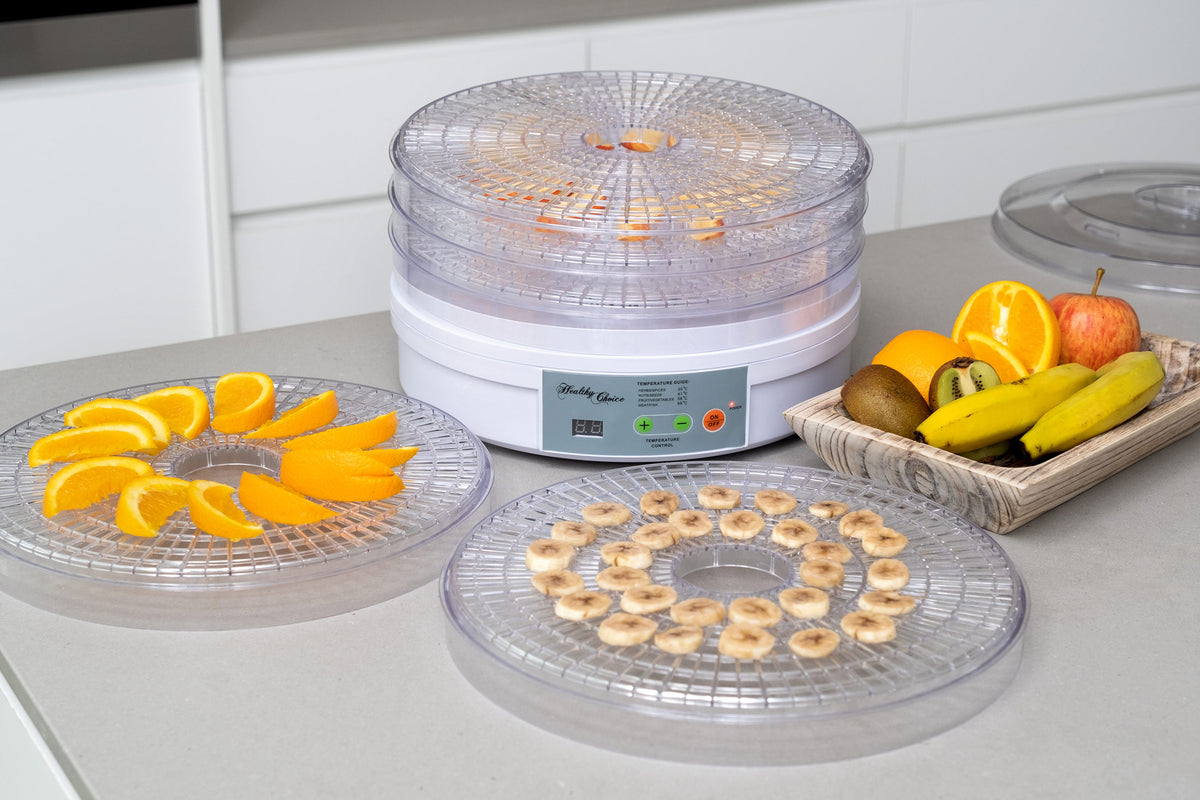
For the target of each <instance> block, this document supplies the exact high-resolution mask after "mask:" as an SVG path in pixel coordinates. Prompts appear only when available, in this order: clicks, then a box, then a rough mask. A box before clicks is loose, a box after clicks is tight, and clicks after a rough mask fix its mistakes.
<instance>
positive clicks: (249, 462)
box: [171, 444, 279, 489]
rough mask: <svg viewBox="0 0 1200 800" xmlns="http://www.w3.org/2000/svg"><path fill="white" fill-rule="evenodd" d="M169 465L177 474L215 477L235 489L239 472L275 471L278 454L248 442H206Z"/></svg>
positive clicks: (276, 473) (276, 471)
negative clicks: (207, 443)
mask: <svg viewBox="0 0 1200 800" xmlns="http://www.w3.org/2000/svg"><path fill="white" fill-rule="evenodd" d="M171 467H172V471H173V472H174V473H175V475H177V476H179V477H180V478H186V479H188V480H190V481H193V480H206V481H217V482H218V483H224V484H226V485H228V486H232V487H234V488H235V489H236V488H237V485H238V482H239V481H240V480H241V478H242V472H258V473H262V474H264V475H271V476H276V475H278V474H279V454H278V453H276V452H274V451H273V450H268V449H267V448H265V447H257V446H254V445H248V444H219V445H209V446H207V447H198V448H196V449H194V450H188V451H187V452H185V453H183V454H181V455H180V456H178V457H177V458H176V459H175V460H174V461H172V462H171Z"/></svg>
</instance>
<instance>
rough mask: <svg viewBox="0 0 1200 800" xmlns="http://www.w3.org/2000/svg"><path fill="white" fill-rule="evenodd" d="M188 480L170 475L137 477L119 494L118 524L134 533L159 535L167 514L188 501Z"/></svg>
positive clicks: (125, 531) (133, 534)
mask: <svg viewBox="0 0 1200 800" xmlns="http://www.w3.org/2000/svg"><path fill="white" fill-rule="evenodd" d="M188 484H189V481H186V480H184V479H183V478H172V477H169V476H167V475H146V476H143V477H140V478H134V479H133V480H131V481H130V482H129V483H127V484H125V487H124V488H123V489H121V496H120V497H119V498H117V515H116V523H117V527H118V528H120V529H121V531H122V532H123V533H128V534H130V535H131V536H157V535H158V531H159V529H160V528H162V526H163V523H165V522H166V521H167V518H168V517H170V516H171V515H172V514H174V513H175V512H176V511H178V510H179V509H181V508H183V507H185V506H186V505H187V491H188Z"/></svg>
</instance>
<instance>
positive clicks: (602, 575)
mask: <svg viewBox="0 0 1200 800" xmlns="http://www.w3.org/2000/svg"><path fill="white" fill-rule="evenodd" d="M649 584H650V573H649V572H646V570H644V569H638V568H637V567H607V568H605V569H602V570H600V571H599V572H597V573H596V585H597V586H599V587H600V588H601V589H607V590H608V591H610V592H623V591H625V590H626V589H632V588H633V587H635V586H647V585H649Z"/></svg>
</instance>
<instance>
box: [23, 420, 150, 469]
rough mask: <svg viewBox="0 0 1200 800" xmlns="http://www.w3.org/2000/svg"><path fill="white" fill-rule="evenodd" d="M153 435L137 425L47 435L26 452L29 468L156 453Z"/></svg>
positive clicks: (111, 425)
mask: <svg viewBox="0 0 1200 800" xmlns="http://www.w3.org/2000/svg"><path fill="white" fill-rule="evenodd" d="M159 449H160V448H159V446H158V443H157V442H156V441H154V432H153V431H152V430H150V428H148V427H147V426H145V425H143V424H141V423H138V422H107V423H105V424H103V425H85V426H84V427H82V428H67V429H65V430H61V431H55V432H54V433H50V434H47V435H45V436H43V437H42V438H40V439H38V440H37V441H36V442H34V443H33V446H32V447H30V448H29V466H31V467H40V466H42V465H43V464H49V463H51V462H53V461H78V460H79V459H81V458H90V457H92V456H115V455H117V454H119V453H147V454H151V455H152V454H154V453H157V452H158V451H159Z"/></svg>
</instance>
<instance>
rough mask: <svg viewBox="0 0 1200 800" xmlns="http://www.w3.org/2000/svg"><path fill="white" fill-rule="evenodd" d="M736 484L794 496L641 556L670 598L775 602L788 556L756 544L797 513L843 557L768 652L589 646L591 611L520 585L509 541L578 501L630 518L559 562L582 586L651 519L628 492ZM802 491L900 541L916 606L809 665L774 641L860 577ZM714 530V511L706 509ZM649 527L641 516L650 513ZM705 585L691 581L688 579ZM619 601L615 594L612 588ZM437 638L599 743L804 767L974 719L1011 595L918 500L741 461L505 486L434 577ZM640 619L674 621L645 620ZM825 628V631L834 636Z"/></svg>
mask: <svg viewBox="0 0 1200 800" xmlns="http://www.w3.org/2000/svg"><path fill="white" fill-rule="evenodd" d="M709 484H713V485H720V486H728V487H731V488H734V489H737V490H739V491H740V492H741V495H742V502H741V505H740V506H739V507H740V508H753V507H754V500H753V495H754V492H756V491H758V490H759V489H782V490H784V491H786V492H789V493H791V494H792V495H794V496H795V497H796V498H797V499H798V501H799V505H798V506H797V508H796V509H795V510H794V511H791V512H788V513H787V514H784V515H781V517H770V516H767V517H766V521H767V526H766V529H765V531H764V532H763V533H760V534H758V536H756V537H755V538H754V539H753V540H751V541H748V542H747V541H741V542H739V541H734V540H730V539H723V538H722V535H721V534H720V532H719V528H718V527H716V526H714V530H713V532H712V533H710V534H708V535H707V536H704V537H701V538H698V539H682V540H680V542H679V544H677V545H674V546H672V547H670V548H668V549H666V550H661V551H658V552H657V553H655V557H654V562H653V565H652V566H651V567H650V569H649V572H650V574H651V578H652V580H653V582H655V583H658V584H666V585H669V586H671V587H672V588H674V589H676V591H677V592H678V595H679V599H680V600H684V599H687V598H689V597H693V596H704V595H706V596H711V597H715V598H716V599H718V600H720V601H722V602H723V603H726V604H728V603H729V601H731V600H732V599H734V598H735V597H737V596H739V595H744V594H752V595H758V596H762V597H766V598H768V599H771V600H777V599H778V594H779V592H780V591H781V590H782V589H784V588H787V587H788V586H794V585H802V582H801V581H800V580H799V578H798V570H799V567H800V564H801V562H802V557H801V555H800V552H799V551H797V550H791V549H788V548H784V547H781V546H779V545H776V544H774V543H772V542H771V541H770V540H769V531H770V529H771V527H772V525H773V524H774V522H776V521H777V520H778V519H779V518H782V517H784V516H786V517H791V516H797V517H801V518H803V519H806V520H808V521H810V522H811V523H812V524H814V525H815V526H816V527H817V529H818V530H819V533H820V539H822V540H830V541H840V542H843V543H844V544H846V545H847V546H848V547H849V548H850V550H851V551H852V558H851V560H850V561H849V562H848V563H847V564H846V565H845V580H844V582H843V583H842V584H841V585H840V587H838V588H836V589H831V590H829V591H830V595H831V604H830V611H829V613H828V614H827V615H826V616H825V617H824V618H822V619H819V620H807V621H806V620H800V619H796V618H793V617H791V616H790V615H788V614H786V613H785V614H784V619H783V621H782V622H780V623H779V624H778V625H776V626H775V627H774V628H773V629H771V632H772V633H773V635H774V636H775V639H776V641H775V645H774V648H773V650H772V651H771V652H770V653H769V654H768V655H767V656H766V657H764V658H762V659H761V660H757V661H751V660H737V659H732V658H729V657H727V656H723V655H721V654H719V653H718V650H717V637H718V635H719V631H720V628H721V626H720V625H718V626H711V627H709V628H706V629H705V640H704V643H703V645H702V646H701V647H700V649H699V650H697V651H696V652H694V653H692V654H689V655H678V656H677V655H669V654H667V653H666V652H664V651H662V650H659V649H658V648H657V647H656V646H655V645H654V644H653V642H652V641H651V642H647V643H646V644H642V645H632V646H627V647H615V646H610V645H606V644H604V643H602V642H601V641H600V639H599V638H598V636H597V625H598V623H599V622H600V620H599V619H595V620H590V621H586V622H573V621H568V620H565V619H561V618H559V617H558V616H556V614H555V611H554V602H555V601H554V599H553V598H550V597H547V596H545V595H542V594H541V593H539V592H538V591H537V590H536V589H535V588H534V587H533V586H532V584H531V582H530V579H531V577H532V574H533V573H532V572H531V571H530V570H529V569H527V568H526V565H525V552H526V548H527V547H528V545H529V544H530V543H531V542H532V541H534V540H536V539H541V538H548V537H549V535H550V529H551V527H552V525H553V524H554V523H555V522H556V521H558V520H560V519H568V520H579V519H580V511H581V509H582V508H583V507H584V506H585V505H588V504H590V503H594V502H600V501H615V502H618V503H621V504H624V505H626V506H627V507H629V508H630V510H631V511H632V518H631V520H630V521H629V522H628V523H626V524H624V525H622V526H618V527H616V528H600V529H599V536H598V538H597V540H596V541H595V542H594V543H593V544H591V545H588V546H585V547H582V548H580V549H579V552H578V554H577V555H576V557H575V559H574V561H573V563H572V565H571V566H569V567H568V569H570V570H572V571H574V572H577V573H578V574H580V575H581V576H583V578H584V580H585V584H586V587H587V588H588V589H593V590H594V589H596V588H597V587H596V584H595V576H596V574H597V571H598V570H599V569H601V568H603V567H604V566H605V564H604V563H603V562H602V561H601V559H600V557H599V550H600V548H601V546H602V545H604V544H605V543H607V542H610V541H614V540H619V539H625V538H627V537H628V536H629V535H630V533H632V532H633V531H634V530H636V528H637V527H638V526H639V525H641V524H643V523H645V522H647V521H650V520H651V519H652V518H650V517H647V516H646V515H644V514H642V513H641V512H640V511H639V510H638V505H639V498H640V497H641V495H642V494H643V493H644V492H647V491H649V490H652V489H666V490H669V491H671V492H674V493H676V494H677V495H678V496H679V498H680V507H681V508H695V507H698V505H697V500H696V498H697V492H698V490H699V489H700V488H701V487H702V486H705V485H709ZM817 500H840V501H842V502H844V503H846V504H847V505H848V506H849V507H850V509H851V510H854V509H857V508H869V509H871V510H874V511H876V512H878V513H879V514H881V515H882V516H883V518H884V524H885V525H888V526H889V527H893V528H894V529H896V530H899V531H901V532H902V533H904V534H905V535H907V537H908V539H909V543H908V545H907V547H906V548H905V549H904V551H903V552H902V553H901V554H900V555H898V556H896V557H897V558H899V559H901V560H902V561H904V562H905V564H906V565H907V566H908V568H909V570H910V572H911V580H910V582H909V584H908V585H907V587H905V588H904V589H902V590H901V591H902V592H903V593H904V594H907V595H911V596H912V597H914V598H916V608H915V610H914V611H912V612H911V613H910V614H908V615H905V616H902V617H898V618H897V625H896V627H897V634H896V638H895V639H894V640H893V641H890V642H886V643H883V644H864V643H860V642H857V641H854V640H851V639H850V638H849V637H847V636H846V635H845V634H841V637H842V640H841V643H840V644H839V646H838V648H837V649H836V650H835V651H834V652H833V653H832V654H831V655H829V656H827V657H825V658H820V659H804V658H801V657H799V656H795V655H793V654H792V653H791V651H790V650H789V648H788V645H787V640H788V638H789V637H790V635H791V634H792V633H793V632H795V631H798V630H801V629H804V628H806V627H813V626H825V627H829V628H832V629H834V630H838V623H839V620H840V619H841V617H842V615H844V614H846V613H847V612H849V611H852V610H854V609H855V608H856V607H857V606H856V603H857V600H858V598H859V596H860V595H862V594H863V593H864V592H865V591H868V588H867V586H866V584H865V574H866V570H867V568H868V566H869V563H870V562H871V561H872V560H873V557H871V556H868V555H866V554H865V553H864V552H863V550H862V548H861V543H860V542H858V541H857V540H855V539H849V538H846V537H843V536H842V535H841V534H839V533H838V531H837V522H836V520H822V519H818V518H816V517H813V516H812V515H810V514H809V513H808V512H807V507H808V505H809V503H811V502H813V501H817ZM708 513H709V514H710V515H711V516H712V517H713V519H714V522H715V521H716V515H717V513H719V512H712V511H710V512H708ZM653 519H658V518H653ZM702 587H707V588H702ZM611 595H612V597H613V600H614V603H613V607H612V609H611V610H610V613H611V612H615V611H617V610H618V602H617V600H618V598H619V594H618V593H615V592H613V593H611ZM442 602H443V605H444V607H445V610H446V614H447V621H448V622H447V629H448V636H447V641H448V645H449V647H450V649H451V653H452V655H453V657H454V660H455V662H456V664H457V666H458V667H459V669H460V670H461V671H462V673H463V674H464V676H465V677H466V678H467V679H468V680H469V681H470V682H471V683H472V684H473V685H474V686H475V687H476V688H477V689H478V690H480V691H481V692H482V693H483V694H484V695H486V696H488V697H489V698H490V699H491V700H493V701H494V702H496V703H497V704H499V705H500V706H502V707H504V708H506V709H507V710H509V711H510V712H512V713H514V714H515V715H517V716H518V717H520V718H522V719H525V720H526V721H528V722H530V723H533V724H535V725H538V726H540V727H543V728H545V729H547V730H550V731H552V732H555V733H558V734H561V735H564V736H567V737H569V738H573V739H576V740H579V741H583V742H586V743H589V744H593V745H597V746H600V747H604V748H607V749H610V750H616V751H621V752H626V753H630V754H635V755H640V756H645V757H648V758H657V759H666V760H674V761H686V762H700V763H710V764H731V765H776V764H801V763H811V762H823V761H830V760H836V759H842V758H850V757H856V756H861V755H866V754H871V753H876V752H880V751H884V750H888V749H892V748H896V747H901V746H904V745H907V744H911V743H914V742H917V741H920V740H923V739H925V738H928V737H930V736H933V735H935V734H937V733H939V732H941V731H944V730H946V729H949V728H951V727H953V726H955V725H957V724H959V723H961V722H963V721H964V720H966V719H968V718H969V717H971V716H973V715H974V714H976V713H977V712H979V711H980V710H981V709H983V708H984V707H985V706H986V705H988V704H989V703H990V702H991V701H992V700H993V699H995V698H996V697H997V696H998V695H999V694H1000V693H1001V692H1002V691H1003V690H1004V689H1005V687H1006V686H1007V685H1008V684H1009V682H1010V681H1011V679H1012V677H1013V675H1014V674H1015V672H1016V670H1017V668H1018V665H1019V662H1020V653H1021V636H1022V632H1023V628H1024V625H1025V622H1026V615H1027V601H1026V596H1025V590H1024V588H1023V584H1022V582H1021V579H1020V577H1019V576H1018V574H1017V571H1016V569H1015V567H1014V565H1013V564H1012V563H1011V562H1010V561H1009V559H1008V558H1007V556H1006V555H1005V554H1004V552H1003V551H1002V550H1001V549H1000V548H999V547H998V546H997V545H996V543H995V542H994V541H993V540H992V538H991V537H989V536H988V535H987V534H986V533H985V532H984V531H983V530H981V529H979V528H977V527H975V526H974V525H972V524H971V523H969V522H967V521H966V520H964V519H963V518H961V517H959V516H958V515H956V514H954V513H953V512H950V511H948V510H947V509H945V508H944V507H942V506H939V505H937V504H935V503H932V502H931V501H929V500H927V499H926V498H923V497H920V496H919V495H915V494H910V493H907V492H904V491H901V490H897V489H894V488H891V487H886V486H882V485H876V484H872V483H870V482H867V481H863V480H861V479H857V478H852V477H849V476H844V475H839V474H836V473H832V472H827V471H821V470H813V469H808V468H802V467H790V466H784V465H775V464H758V463H751V462H720V461H711V462H680V463H667V464H659V465H651V466H640V467H631V468H627V469H620V470H613V471H607V472H601V473H598V474H594V475H589V476H586V477H582V478H578V479H574V480H570V481H565V482H563V483H559V484H555V485H552V486H548V487H546V488H544V489H541V490H539V491H536V492H533V493H531V494H528V495H526V496H524V497H521V498H519V499H517V500H515V501H513V502H511V503H509V504H508V505H506V506H505V507H503V508H501V509H499V510H498V511H496V512H495V513H494V514H492V515H491V516H489V517H488V518H487V519H485V520H483V521H482V522H480V523H479V524H478V525H477V526H476V527H475V529H474V530H473V531H472V532H471V533H470V534H468V535H467V536H466V537H465V538H464V539H463V540H462V541H461V542H460V544H459V546H458V549H457V551H456V552H455V554H454V556H453V557H452V558H451V560H450V562H449V563H448V565H447V567H446V570H445V573H444V574H443V576H442ZM650 616H651V617H652V618H654V619H655V620H656V621H658V622H659V630H663V629H665V628H667V627H670V626H671V625H673V624H674V623H672V622H671V621H670V617H669V615H668V614H667V613H666V612H662V613H658V614H653V615H650ZM838 632H839V633H841V631H838Z"/></svg>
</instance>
